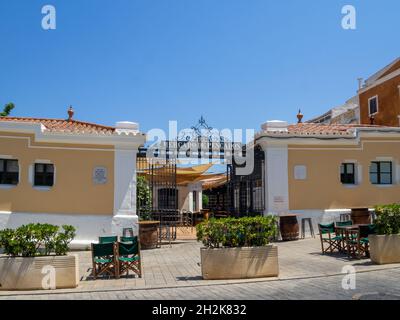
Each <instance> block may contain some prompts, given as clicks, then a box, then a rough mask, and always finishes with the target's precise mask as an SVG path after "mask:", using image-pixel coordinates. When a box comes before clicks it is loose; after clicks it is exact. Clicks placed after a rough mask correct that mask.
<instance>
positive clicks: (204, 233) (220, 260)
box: [196, 216, 279, 279]
mask: <svg viewBox="0 0 400 320" xmlns="http://www.w3.org/2000/svg"><path fill="white" fill-rule="evenodd" d="M276 222H277V220H276V217H275V216H266V217H244V218H239V219H236V218H223V219H210V220H208V221H205V222H203V223H200V224H198V225H197V226H196V229H197V240H198V241H202V242H203V244H204V248H201V249H200V255H201V272H202V276H203V278H204V279H243V278H259V277H274V276H278V274H279V266H278V247H277V246H275V245H270V244H269V242H270V240H271V239H273V238H274V237H275V236H276V232H277V223H276Z"/></svg>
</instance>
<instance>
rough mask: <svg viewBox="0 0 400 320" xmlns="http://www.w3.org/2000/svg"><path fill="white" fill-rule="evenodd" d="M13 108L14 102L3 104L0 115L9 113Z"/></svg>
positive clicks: (3, 115)
mask: <svg viewBox="0 0 400 320" xmlns="http://www.w3.org/2000/svg"><path fill="white" fill-rule="evenodd" d="M14 108H15V105H14V103H12V102H10V103H7V104H6V105H5V106H4V109H3V112H0V117H7V116H9V115H10V113H11V110H12V109H14Z"/></svg>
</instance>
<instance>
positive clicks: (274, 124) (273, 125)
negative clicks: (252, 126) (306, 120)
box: [261, 120, 288, 132]
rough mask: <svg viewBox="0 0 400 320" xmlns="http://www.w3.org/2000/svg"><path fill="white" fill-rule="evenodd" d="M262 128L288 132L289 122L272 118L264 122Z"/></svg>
mask: <svg viewBox="0 0 400 320" xmlns="http://www.w3.org/2000/svg"><path fill="white" fill-rule="evenodd" d="M261 129H262V130H263V131H267V132H287V131H288V123H287V121H281V120H271V121H267V122H265V123H263V124H262V125H261Z"/></svg>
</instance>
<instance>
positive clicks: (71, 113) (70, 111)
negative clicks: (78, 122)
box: [68, 106, 74, 121]
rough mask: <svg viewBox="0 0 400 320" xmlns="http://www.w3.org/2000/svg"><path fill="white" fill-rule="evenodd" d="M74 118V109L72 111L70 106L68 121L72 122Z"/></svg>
mask: <svg viewBox="0 0 400 320" xmlns="http://www.w3.org/2000/svg"><path fill="white" fill-rule="evenodd" d="M73 116H74V109H72V106H69V109H68V121H72V117H73Z"/></svg>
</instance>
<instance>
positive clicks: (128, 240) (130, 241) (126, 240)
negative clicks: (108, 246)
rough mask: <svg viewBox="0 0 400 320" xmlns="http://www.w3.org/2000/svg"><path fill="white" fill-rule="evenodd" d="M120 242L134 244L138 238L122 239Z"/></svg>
mask: <svg viewBox="0 0 400 320" xmlns="http://www.w3.org/2000/svg"><path fill="white" fill-rule="evenodd" d="M120 241H121V242H123V243H133V242H135V241H137V237H133V236H132V237H131V236H129V237H120Z"/></svg>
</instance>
